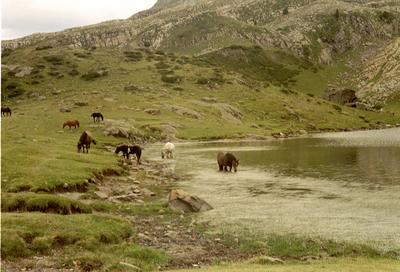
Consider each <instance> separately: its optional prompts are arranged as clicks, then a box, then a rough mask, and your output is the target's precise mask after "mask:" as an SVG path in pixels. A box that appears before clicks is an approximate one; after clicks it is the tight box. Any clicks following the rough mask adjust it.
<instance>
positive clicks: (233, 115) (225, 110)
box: [213, 103, 243, 124]
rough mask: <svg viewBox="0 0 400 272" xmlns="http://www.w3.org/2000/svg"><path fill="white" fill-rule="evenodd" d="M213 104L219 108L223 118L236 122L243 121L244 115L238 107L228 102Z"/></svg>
mask: <svg viewBox="0 0 400 272" xmlns="http://www.w3.org/2000/svg"><path fill="white" fill-rule="evenodd" d="M213 106H214V107H215V108H216V109H218V110H219V112H220V114H221V117H222V119H223V120H225V121H227V122H229V123H234V124H241V123H242V121H241V119H242V117H243V116H242V113H241V112H240V110H239V109H238V108H236V107H234V106H232V105H229V104H226V103H217V104H213Z"/></svg>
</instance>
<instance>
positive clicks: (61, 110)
mask: <svg viewBox="0 0 400 272" xmlns="http://www.w3.org/2000/svg"><path fill="white" fill-rule="evenodd" d="M60 112H71V109H70V108H68V107H61V108H60Z"/></svg>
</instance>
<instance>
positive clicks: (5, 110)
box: [1, 107, 239, 172]
mask: <svg viewBox="0 0 400 272" xmlns="http://www.w3.org/2000/svg"><path fill="white" fill-rule="evenodd" d="M1 115H2V116H11V109H10V108H9V107H1ZM91 117H92V118H93V122H100V121H103V120H104V116H103V115H102V114H101V113H100V112H94V113H92V115H91ZM65 127H69V129H71V128H72V127H73V128H79V121H78V120H67V121H65V122H64V123H63V129H64V128H65ZM91 144H94V145H96V140H95V139H94V138H93V136H92V134H91V133H90V132H89V131H86V130H85V131H84V132H82V134H81V136H80V137H79V141H78V144H77V149H78V153H79V152H81V150H82V152H83V153H85V152H86V153H89V149H90V145H91ZM174 149H175V145H174V144H173V143H170V142H168V143H166V144H165V145H164V147H163V148H162V150H161V158H162V159H164V158H166V159H172V158H173V157H174V155H173V152H174ZM121 152H122V155H123V157H124V158H126V159H129V155H131V154H132V155H135V156H136V160H137V163H138V164H140V157H141V156H142V148H141V147H140V146H139V145H126V144H122V145H119V146H117V147H116V149H115V154H119V153H121ZM217 163H218V167H219V171H229V172H231V171H232V169H233V170H234V172H236V171H237V167H238V166H239V160H238V159H236V157H235V156H234V155H233V154H232V153H222V152H219V153H218V154H217Z"/></svg>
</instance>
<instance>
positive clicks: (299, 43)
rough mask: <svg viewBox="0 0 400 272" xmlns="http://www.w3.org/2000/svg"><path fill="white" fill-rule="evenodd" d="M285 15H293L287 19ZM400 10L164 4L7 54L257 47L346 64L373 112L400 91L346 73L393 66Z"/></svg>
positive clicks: (265, 3)
mask: <svg viewBox="0 0 400 272" xmlns="http://www.w3.org/2000/svg"><path fill="white" fill-rule="evenodd" d="M285 8H287V10H288V14H283V13H284V12H283V10H284V9H285ZM399 9H400V3H398V2H397V1H390V0H386V1H379V2H377V1H339V0H335V1H331V0H256V1H255V0H247V1H236V2H232V1H224V0H217V1H205V0H196V1H194V0H192V1H184V0H182V1H178V0H176V1H174V0H168V1H158V2H157V3H156V4H155V6H154V7H153V8H152V9H150V10H147V11H143V12H141V13H138V14H135V15H133V16H132V17H130V18H128V19H125V20H114V21H109V22H104V23H101V24H96V25H91V26H84V27H78V28H72V29H67V30H65V31H61V32H57V33H48V34H34V35H31V36H28V37H24V38H20V39H16V40H11V41H3V43H2V49H3V51H4V49H5V48H19V47H31V48H32V47H43V46H44V47H46V46H53V47H60V46H61V47H69V46H71V47H74V48H90V47H102V48H103V47H106V48H116V47H118V48H131V49H134V48H138V47H145V48H149V49H151V50H163V51H166V52H175V53H178V54H189V55H192V54H195V55H203V54H208V53H211V52H214V51H218V50H224V48H226V47H229V46H231V45H239V46H254V45H257V46H261V47H263V48H265V49H267V50H270V49H282V50H285V51H287V52H290V53H291V54H293V55H296V56H297V57H298V58H304V59H305V60H307V61H309V62H311V63H313V64H316V65H323V66H335V65H336V64H338V65H339V66H340V65H341V63H345V64H346V67H344V69H340V71H337V72H338V73H337V75H338V78H339V79H340V78H343V75H342V74H341V73H340V72H345V73H346V76H345V78H348V79H349V80H351V81H352V82H354V84H351V87H352V88H355V89H356V91H360V97H362V98H363V99H364V100H365V101H368V103H370V104H372V105H374V104H376V103H380V102H382V101H380V99H379V97H389V96H390V97H391V96H393V94H396V93H397V92H398V90H399V88H398V84H396V83H393V84H386V83H385V84H383V83H381V82H380V81H378V82H375V83H374V86H371V84H370V83H371V82H370V80H368V79H367V78H364V77H362V78H361V79H360V78H359V77H358V76H357V78H354V80H353V77H352V76H350V77H349V76H347V74H351V75H357V74H358V73H357V72H358V71H359V72H360V73H363V72H362V71H363V70H365V69H369V67H371V63H375V62H376V60H375V58H377V59H378V61H379V59H382V58H387V59H388V61H391V59H393V58H392V55H391V54H390V50H389V49H388V50H384V51H381V48H382V46H389V47H390V44H391V43H395V40H396V37H398V36H399V34H400V32H399V30H400V19H399V18H400V13H399ZM353 51H354V52H353ZM364 52H365V54H364ZM361 60H362V61H361ZM359 66H361V67H359ZM399 73H400V72H399V69H398V67H397V66H396V65H395V67H393V68H392V69H391V72H390V73H389V74H388V76H387V77H389V78H390V79H389V81H391V80H394V81H396V78H398V76H399ZM386 79H387V78H385V81H382V82H386ZM329 83H331V84H334V85H338V86H339V87H348V86H346V85H349V84H348V82H347V83H343V82H341V81H340V80H336V79H335V77H333V78H331V79H330V82H329ZM365 88H369V89H371V90H369V91H367V93H369V94H371V97H372V99H368V98H366V97H365V95H363V94H364V93H366V91H365ZM323 91H324V90H322V91H320V92H319V93H318V95H322V93H323Z"/></svg>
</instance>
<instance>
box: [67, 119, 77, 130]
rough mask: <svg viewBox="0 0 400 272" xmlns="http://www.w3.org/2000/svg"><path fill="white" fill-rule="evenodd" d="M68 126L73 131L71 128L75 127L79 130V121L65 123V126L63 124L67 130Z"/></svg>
mask: <svg viewBox="0 0 400 272" xmlns="http://www.w3.org/2000/svg"><path fill="white" fill-rule="evenodd" d="M66 126H68V127H69V129H71V127H74V128H77V127H78V128H79V121H78V120H68V121H65V122H64V124H63V128H65V127H66Z"/></svg>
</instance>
